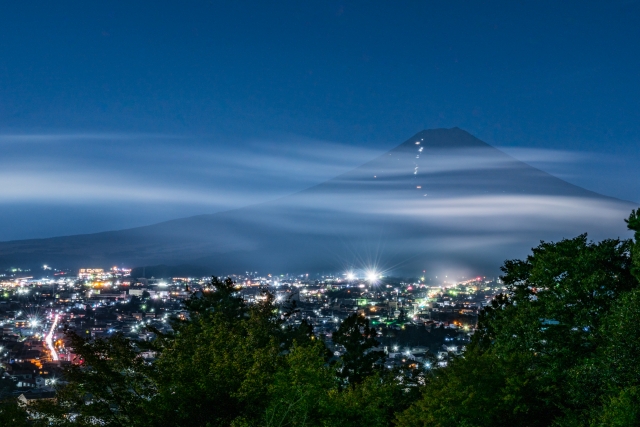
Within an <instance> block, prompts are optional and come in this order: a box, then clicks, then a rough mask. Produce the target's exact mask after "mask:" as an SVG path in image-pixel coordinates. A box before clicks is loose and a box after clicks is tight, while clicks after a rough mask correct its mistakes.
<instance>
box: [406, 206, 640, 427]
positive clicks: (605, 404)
mask: <svg viewBox="0 0 640 427" xmlns="http://www.w3.org/2000/svg"><path fill="white" fill-rule="evenodd" d="M628 224H629V227H630V228H632V227H637V228H640V227H639V226H640V222H639V221H638V217H637V214H636V212H633V213H632V215H631V217H630V219H629V220H628ZM639 234H640V233H638V232H637V230H636V241H635V242H632V241H621V240H618V239H609V240H604V241H602V242H599V243H593V242H589V241H588V240H587V237H586V235H581V236H578V237H576V238H574V239H565V240H562V241H560V242H557V243H547V242H542V243H541V244H540V245H539V246H538V247H537V248H534V249H533V251H532V254H531V255H530V256H529V257H527V259H526V260H511V261H506V262H505V264H504V266H503V267H502V271H503V273H504V275H503V277H502V280H503V281H504V283H505V285H506V287H507V292H506V293H505V294H504V295H500V296H498V297H497V298H495V299H494V300H493V301H492V303H491V305H490V306H489V307H487V308H486V309H485V310H484V311H483V312H482V313H481V315H480V318H479V322H478V330H477V332H476V333H475V334H474V336H473V339H472V343H471V345H470V346H469V348H468V350H467V351H466V352H465V354H464V357H461V358H459V359H457V360H454V361H453V363H451V364H450V366H448V367H447V368H446V369H441V370H438V371H437V372H436V374H435V375H434V377H433V378H432V379H431V380H430V381H428V383H427V385H426V387H425V389H424V394H423V397H422V398H421V399H420V400H419V402H417V403H416V404H414V405H413V406H412V407H411V408H409V409H408V410H406V411H405V412H404V413H402V414H399V415H398V417H397V424H398V425H401V426H448V425H460V426H499V425H505V426H583V425H593V426H596V425H597V426H601V425H637V421H638V420H637V418H636V417H637V416H638V411H637V410H636V409H633V405H635V404H636V403H637V399H638V394H637V387H638V386H640V375H639V373H640V369H639V368H637V366H636V365H637V361H638V360H639V359H640V344H638V343H639V342H640V326H639V325H640V323H639V322H638V321H639V320H640V290H639V287H640V284H639V282H638V278H637V276H638V275H637V272H638V270H637V269H636V266H637V265H636V263H637V260H638V259H639V255H640V249H639V246H638V243H639V241H638V237H640V236H639ZM634 276H635V277H634ZM632 409H633V410H632ZM634 420H635V421H634ZM616 423H617V424H616Z"/></svg>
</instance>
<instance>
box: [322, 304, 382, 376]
mask: <svg viewBox="0 0 640 427" xmlns="http://www.w3.org/2000/svg"><path fill="white" fill-rule="evenodd" d="M376 336H377V333H376V330H375V328H373V327H370V326H369V320H367V318H366V317H364V316H363V315H359V314H352V315H351V316H349V317H347V318H346V319H345V320H344V321H343V322H342V323H341V324H340V327H339V328H338V330H337V331H336V332H334V333H333V342H334V343H336V344H340V345H342V346H343V347H344V348H345V353H344V354H343V355H342V357H341V361H340V365H339V372H338V376H340V377H341V378H343V379H344V380H345V382H346V383H347V384H359V383H361V382H362V381H364V379H365V378H366V377H368V376H370V375H372V374H373V373H374V372H375V371H376V364H377V363H379V362H380V361H381V360H382V359H383V358H384V353H382V352H381V351H373V350H372V349H373V348H374V347H376V346H378V341H377V340H376V338H375V337H376Z"/></svg>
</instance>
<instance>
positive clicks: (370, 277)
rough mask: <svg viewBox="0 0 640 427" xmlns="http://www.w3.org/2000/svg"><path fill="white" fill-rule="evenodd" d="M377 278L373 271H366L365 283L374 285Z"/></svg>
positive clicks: (377, 275)
mask: <svg viewBox="0 0 640 427" xmlns="http://www.w3.org/2000/svg"><path fill="white" fill-rule="evenodd" d="M379 276H380V275H379V274H378V273H376V272H375V271H373V270H369V271H367V275H366V278H367V282H369V283H376V282H377V281H378V279H379Z"/></svg>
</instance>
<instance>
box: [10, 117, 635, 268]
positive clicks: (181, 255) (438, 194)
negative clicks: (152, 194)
mask: <svg viewBox="0 0 640 427" xmlns="http://www.w3.org/2000/svg"><path fill="white" fill-rule="evenodd" d="M633 207H635V206H634V205H633V204H631V203H629V202H625V201H621V200H617V199H613V198H610V197H606V196H602V195H600V194H597V193H594V192H591V191H588V190H585V189H583V188H580V187H577V186H575V185H572V184H569V183H567V182H565V181H563V180H561V179H558V178H556V177H554V176H552V175H549V174H547V173H545V172H543V171H540V170H538V169H536V168H533V167H531V166H529V165H527V164H525V163H522V162H520V161H518V160H516V159H514V158H512V157H510V156H508V155H507V154H505V153H503V152H502V151H500V150H498V149H496V148H494V147H492V146H490V145H488V144H486V143H484V142H482V141H480V140H479V139H477V138H475V137H473V136H472V135H470V134H469V133H467V132H465V131H463V130H461V129H458V128H453V129H434V130H425V131H422V132H420V133H418V134H416V135H414V136H413V137H411V138H409V139H408V140H407V141H405V142H404V143H402V144H400V145H399V146H398V147H396V148H394V149H393V150H391V151H389V152H388V153H385V154H384V155H382V156H380V157H378V158H376V159H373V160H371V161H370V162H368V163H365V164H364V165H362V166H360V167H358V168H356V169H354V170H352V171H350V172H348V173H345V174H343V175H340V176H338V177H336V178H334V179H331V180H329V181H327V182H324V183H322V184H319V185H316V186H314V187H311V188H309V189H307V190H304V191H301V192H299V193H296V194H293V195H290V196H287V197H283V198H280V199H278V200H274V201H271V202H267V203H262V204H259V205H254V206H248V207H244V208H240V209H235V210H231V211H226V212H220V213H216V214H211V215H200V216H195V217H189V218H183V219H177V220H173V221H167V222H163V223H159V224H155V225H151V226H146V227H139V228H133V229H128V230H120V231H111V232H104V233H96V234H86V235H76V236H66V237H56V238H50V239H33V240H21V241H12V242H3V243H0V266H4V267H8V266H10V265H25V264H30V265H41V264H42V263H49V264H54V265H56V266H64V267H73V268H76V267H80V266H89V267H90V266H107V265H112V264H118V265H120V264H125V265H129V266H140V265H155V264H169V265H178V264H189V265H193V266H199V267H203V268H206V269H208V270H209V271H210V272H211V274H217V275H223V274H227V273H234V272H244V271H259V272H264V273H266V272H274V273H275V272H320V271H325V272H340V271H345V270H346V269H350V268H372V267H375V268H377V269H379V270H381V271H389V272H391V273H393V274H411V273H417V272H422V271H423V270H425V271H429V272H430V273H433V274H438V273H440V274H445V273H447V272H448V273H450V274H457V273H460V274H468V273H470V272H471V273H477V274H479V273H487V274H491V273H494V272H496V271H497V269H498V267H499V266H500V265H501V264H502V262H503V261H504V260H505V259H507V258H520V257H523V256H525V254H526V253H528V251H529V248H530V247H532V246H535V245H536V244H537V243H538V241H539V240H540V239H545V240H557V239H561V238H564V237H572V236H575V235H576V234H580V233H583V232H589V233H591V235H592V237H593V238H599V237H604V236H606V235H612V234H613V235H623V234H625V233H626V230H625V227H624V222H623V219H624V218H626V217H627V215H628V214H629V211H630V210H631V209H632V208H633Z"/></svg>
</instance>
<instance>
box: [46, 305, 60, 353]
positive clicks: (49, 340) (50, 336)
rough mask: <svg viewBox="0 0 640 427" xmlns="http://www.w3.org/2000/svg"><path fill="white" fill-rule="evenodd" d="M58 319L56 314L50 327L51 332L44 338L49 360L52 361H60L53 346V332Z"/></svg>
mask: <svg viewBox="0 0 640 427" xmlns="http://www.w3.org/2000/svg"><path fill="white" fill-rule="evenodd" d="M58 317H59V315H58V314H56V316H55V317H54V318H53V325H51V330H50V331H49V333H48V334H47V336H46V337H45V338H44V342H45V343H47V347H49V351H51V358H52V359H53V360H60V358H59V357H58V352H56V349H55V347H54V346H53V331H55V329H56V326H58Z"/></svg>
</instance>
